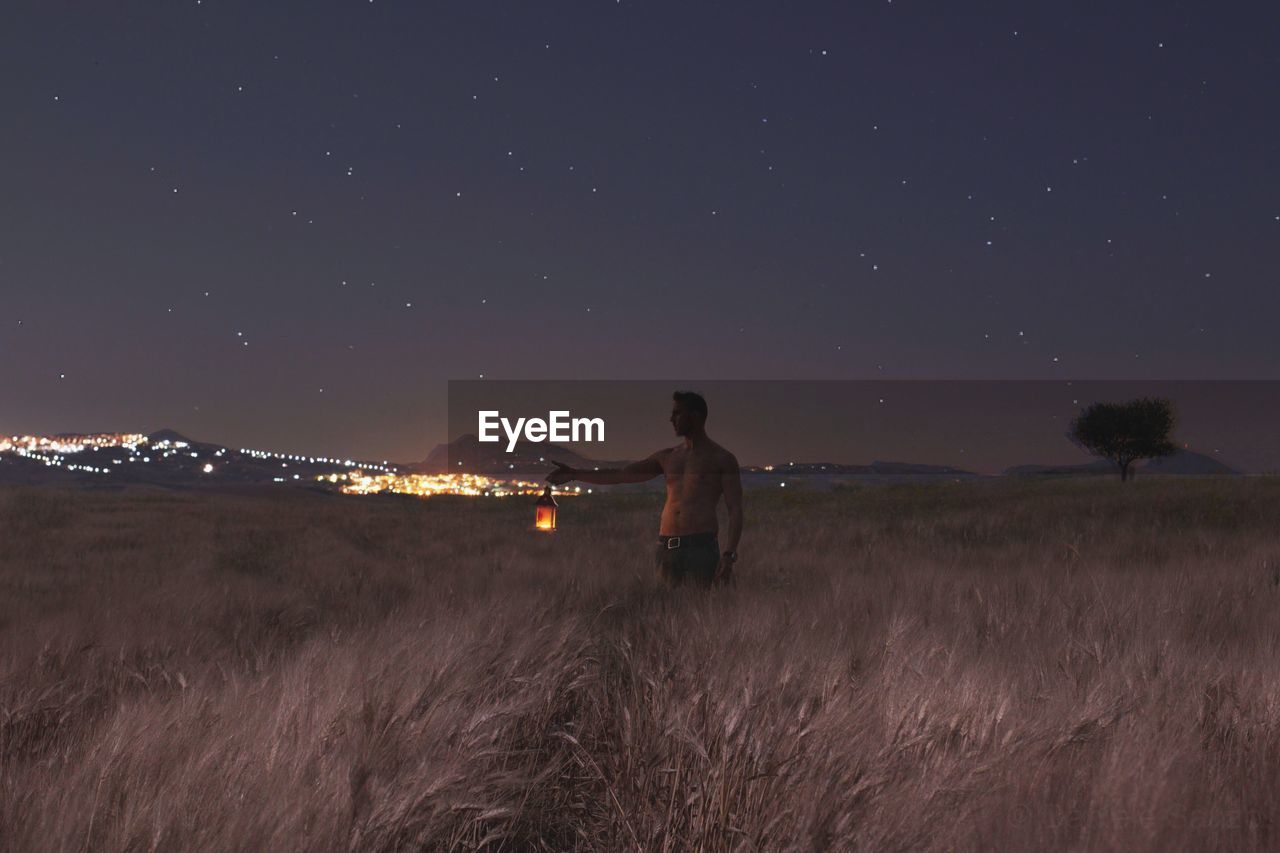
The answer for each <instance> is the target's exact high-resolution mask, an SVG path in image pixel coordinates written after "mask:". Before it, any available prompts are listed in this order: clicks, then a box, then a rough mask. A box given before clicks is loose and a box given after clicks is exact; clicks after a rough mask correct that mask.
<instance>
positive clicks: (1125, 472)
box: [1120, 459, 1133, 483]
mask: <svg viewBox="0 0 1280 853" xmlns="http://www.w3.org/2000/svg"><path fill="white" fill-rule="evenodd" d="M1132 464H1133V460H1132V459H1126V460H1125V461H1123V462H1121V463H1120V482H1122V483H1124V482H1127V481H1128V480H1129V476H1130V475H1129V466H1130V465H1132Z"/></svg>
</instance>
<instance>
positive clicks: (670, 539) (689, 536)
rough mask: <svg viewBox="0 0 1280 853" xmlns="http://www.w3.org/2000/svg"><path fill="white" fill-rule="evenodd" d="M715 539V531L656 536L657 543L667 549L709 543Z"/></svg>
mask: <svg viewBox="0 0 1280 853" xmlns="http://www.w3.org/2000/svg"><path fill="white" fill-rule="evenodd" d="M715 541H716V534H715V533H686V534H684V535H683V536H659V537H658V544H659V545H666V546H667V550H668V551H670V550H672V549H673V548H680V547H682V546H686V545H710V544H712V543H713V542H715Z"/></svg>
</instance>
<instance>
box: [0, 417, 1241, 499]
mask: <svg viewBox="0 0 1280 853" xmlns="http://www.w3.org/2000/svg"><path fill="white" fill-rule="evenodd" d="M83 437H84V434H70V433H69V434H66V435H64V436H62V438H63V439H64V440H74V439H77V438H83ZM56 461H57V462H58V464H53V465H50V464H45V461H44V460H41V459H35V458H31V457H29V456H24V455H22V454H20V453H18V452H16V451H8V452H0V484H19V483H20V484H32V485H38V484H42V483H65V484H69V485H106V484H127V483H149V484H156V485H165V486H169V487H173V488H185V487H194V486H203V485H206V484H218V485H228V484H231V485H234V484H254V483H297V484H307V483H310V484H313V485H314V484H315V483H316V478H317V477H318V476H321V475H329V474H335V473H345V472H348V471H351V470H354V469H363V470H365V471H366V472H370V473H374V472H377V471H380V470H387V469H390V470H392V471H399V472H402V473H410V474H413V473H417V474H438V473H445V472H451V473H468V474H484V475H486V476H490V477H494V478H498V479H503V478H508V479H510V478H524V479H538V480H540V479H542V478H543V477H545V476H546V474H547V473H549V472H550V471H551V470H552V469H553V467H554V466H553V464H552V463H553V462H563V463H564V464H566V465H569V466H571V467H574V468H583V469H592V468H617V467H620V466H622V465H625V464H627V462H629V461H631V460H625V459H618V460H602V459H591V458H589V457H587V456H583V455H582V454H580V453H578V452H576V451H574V450H570V449H568V448H566V447H563V446H561V445H556V444H547V443H536V442H529V441H521V442H519V443H518V444H517V445H516V448H515V450H514V451H513V452H512V453H507V452H506V443H505V442H496V443H487V442H486V443H482V442H480V441H479V440H478V438H477V437H476V436H475V435H474V434H470V435H464V436H462V437H461V438H459V439H457V440H456V441H454V442H452V443H450V444H440V445H437V446H436V447H435V448H434V449H433V450H432V451H431V453H429V454H428V455H427V457H426V459H424V460H422V461H421V462H417V463H412V464H409V465H392V466H384V465H383V464H382V463H379V462H370V461H367V460H366V461H360V460H347V459H341V460H340V459H333V458H319V457H311V456H306V455H303V454H290V453H278V452H270V451H259V450H243V451H242V450H240V449H237V448H230V447H224V446H222V445H219V444H213V443H208V442H200V441H194V440H192V439H190V438H188V437H186V436H185V435H183V434H182V433H179V432H177V431H176V430H172V429H162V430H157V431H156V432H153V433H151V434H150V435H148V436H147V440H146V441H145V442H143V443H142V444H140V445H138V446H137V447H135V448H134V449H132V450H130V449H129V448H127V447H99V448H98V449H96V450H95V449H93V448H92V447H87V448H86V449H84V450H82V451H80V452H77V453H66V454H60V455H58V458H57V460H56ZM459 462H461V463H462V464H461V465H459V464H458V463H459ZM206 468H207V469H208V470H206ZM1135 470H1136V472H1137V473H1138V474H1139V475H1140V476H1159V477H1188V476H1240V475H1241V472H1239V471H1237V470H1235V469H1234V468H1232V467H1230V466H1229V465H1226V464H1224V463H1222V462H1220V461H1218V460H1217V459H1214V458H1212V457H1210V456H1206V455H1204V454H1202V453H1195V452H1193V451H1190V450H1181V451H1178V452H1177V453H1175V454H1173V455H1172V456H1169V457H1166V458H1164V459H1160V460H1154V461H1149V462H1146V463H1145V464H1139V465H1138V466H1137V467H1136V469H1135ZM104 472H105V473H104ZM742 472H743V483H744V485H747V486H778V485H781V484H782V483H783V482H786V483H787V485H788V486H790V485H791V484H792V483H793V482H794V483H795V484H796V485H801V484H807V485H808V486H811V487H814V488H829V487H831V486H833V485H839V484H841V483H854V482H865V483H904V482H934V481H943V480H946V481H952V482H954V481H969V480H979V479H986V478H987V475H983V474H977V473H974V472H972V471H966V470H964V469H961V468H955V467H952V466H949V465H927V464H920V463H914V462H887V461H882V460H876V461H875V462H872V463H870V464H868V465H853V464H847V463H841V462H784V463H779V464H776V465H770V466H743V469H742ZM1115 475H1116V469H1115V466H1114V465H1112V464H1111V463H1110V462H1108V461H1107V460H1102V459H1100V460H1094V461H1091V462H1087V463H1083V464H1079V465H1015V466H1013V467H1010V468H1007V469H1005V470H1004V472H1003V473H1002V476H1006V477H1059V476H1115ZM662 487H663V484H662V481H661V479H657V478H655V479H654V480H652V481H649V482H647V483H643V484H638V485H635V486H612V487H609V488H610V489H611V490H621V491H630V490H633V489H634V490H640V491H644V490H649V489H653V488H658V489H661V488H662Z"/></svg>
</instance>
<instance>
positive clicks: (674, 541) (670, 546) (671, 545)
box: [667, 536, 680, 551]
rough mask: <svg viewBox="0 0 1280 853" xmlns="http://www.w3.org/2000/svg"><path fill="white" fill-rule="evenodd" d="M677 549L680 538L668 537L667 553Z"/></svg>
mask: <svg viewBox="0 0 1280 853" xmlns="http://www.w3.org/2000/svg"><path fill="white" fill-rule="evenodd" d="M679 547H680V537H679V536H669V537H667V550H668V551H670V550H672V549H674V548H679Z"/></svg>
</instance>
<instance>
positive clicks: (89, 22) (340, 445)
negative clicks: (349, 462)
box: [0, 0, 1280, 461]
mask: <svg viewBox="0 0 1280 853" xmlns="http://www.w3.org/2000/svg"><path fill="white" fill-rule="evenodd" d="M1085 5H1087V6H1088V8H1084V7H1080V8H1076V7H1074V6H1073V7H1071V8H1068V7H1067V6H1066V5H1065V4H1049V3H1026V2H1020V3H1019V2H982V3H978V4H970V3H963V4H962V3H955V2H912V1H911V0H878V2H860V0H841V2H805V3H779V2H772V3H767V2H760V0H737V2H732V3H730V2H717V0H707V2H697V3H690V2H664V1H663V0H655V2H642V0H621V2H615V0H593V1H592V2H585V0H557V2H550V0H547V2H528V1H527V0H522V2H424V0H419V2H409V0H376V1H375V2H369V0H309V2H306V3H302V2H294V3H284V2H279V3H256V2H247V1H245V2H241V0H183V1H182V2H165V3H155V2H129V1H128V0H121V2H114V3H72V2H66V0H39V2H35V0H17V2H14V3H12V4H6V9H5V11H6V15H5V22H4V26H3V27H2V28H0V114H3V115H4V116H5V123H4V131H3V134H0V153H2V154H3V157H4V168H3V170H0V198H2V199H3V203H2V204H0V360H2V361H3V364H4V366H5V369H4V370H3V372H2V373H0V432H3V433H38V432H43V433H51V432H87V431H96V430H103V431H105V430H121V431H135V430H139V431H149V430H152V429H158V428H161V427H172V428H175V429H178V430H180V431H182V432H184V433H186V434H188V435H190V436H192V437H194V438H197V439H200V440H207V441H217V442H221V443H225V444H229V445H233V446H248V447H263V448H270V449H285V450H289V451H294V452H302V453H316V454H320V453H329V454H339V455H353V456H364V457H367V458H377V459H382V458H389V459H392V460H406V461H407V460H413V459H420V458H422V457H423V456H424V455H425V454H426V452H427V451H428V450H429V449H430V448H431V447H432V446H433V445H434V444H435V443H436V441H437V440H438V439H439V437H440V436H441V435H442V434H443V432H444V429H445V421H446V414H445V409H446V387H447V381H448V380H450V379H454V380H473V379H479V378H482V377H484V378H493V379H539V378H545V379H550V378H554V379H650V378H665V377H688V378H689V379H690V380H691V382H690V383H687V384H695V385H696V382H693V381H692V380H696V379H698V378H705V379H815V380H819V379H820V380H830V379H891V380H901V379H922V378H929V379H937V378H966V379H1068V378H1076V379H1086V378H1093V379H1215V378H1231V379H1276V378H1280V370H1278V369H1277V366H1278V365H1280V336H1277V334H1276V332H1275V324H1276V319H1275V318H1276V316H1277V314H1278V312H1280V291H1277V289H1276V288H1275V285H1276V283H1277V282H1276V270H1277V269H1280V167H1278V165H1277V164H1278V162H1280V110H1276V109H1275V103H1274V88H1275V87H1274V81H1275V80H1277V79H1280V39H1278V38H1277V35H1278V34H1280V7H1278V6H1277V5H1276V4H1274V3H1263V2H1241V3H1236V4H1228V5H1226V6H1224V5H1223V4H1212V3H1208V2H1201V3H1187V2H1170V1H1169V0H1166V2H1129V3H1120V4H1085Z"/></svg>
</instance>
